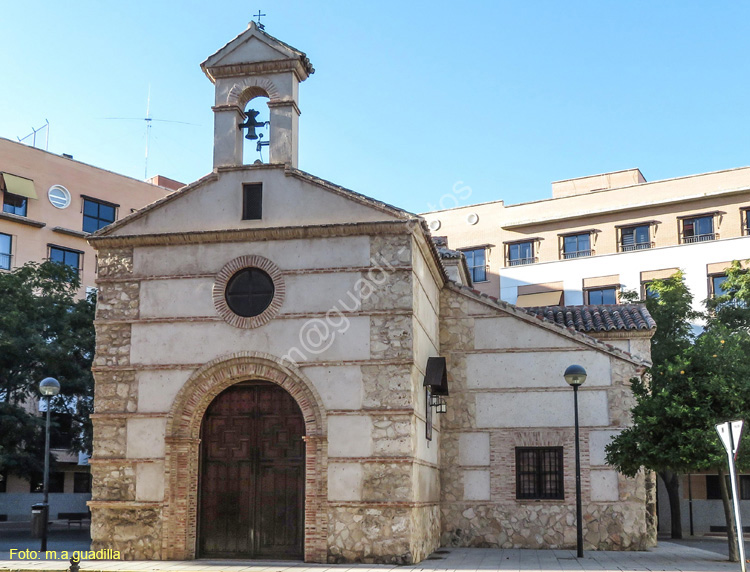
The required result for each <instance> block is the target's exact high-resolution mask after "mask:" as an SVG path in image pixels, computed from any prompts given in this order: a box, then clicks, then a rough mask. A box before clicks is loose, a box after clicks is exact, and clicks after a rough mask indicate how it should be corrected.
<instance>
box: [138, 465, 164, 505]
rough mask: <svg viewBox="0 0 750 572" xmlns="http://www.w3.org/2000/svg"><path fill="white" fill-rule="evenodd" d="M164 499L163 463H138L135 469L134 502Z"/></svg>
mask: <svg viewBox="0 0 750 572" xmlns="http://www.w3.org/2000/svg"><path fill="white" fill-rule="evenodd" d="M163 499H164V463H163V462H162V461H155V462H153V463H138V465H136V467H135V500H137V501H160V500H163Z"/></svg>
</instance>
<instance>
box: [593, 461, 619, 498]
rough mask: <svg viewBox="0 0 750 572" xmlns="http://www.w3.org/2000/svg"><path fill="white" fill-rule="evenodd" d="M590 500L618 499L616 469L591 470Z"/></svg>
mask: <svg viewBox="0 0 750 572" xmlns="http://www.w3.org/2000/svg"><path fill="white" fill-rule="evenodd" d="M591 500H592V501H593V502H597V501H600V502H605V501H617V500H620V492H619V488H618V483H617V471H611V470H599V469H592V470H591Z"/></svg>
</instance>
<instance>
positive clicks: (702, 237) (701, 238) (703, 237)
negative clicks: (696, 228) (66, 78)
mask: <svg viewBox="0 0 750 572" xmlns="http://www.w3.org/2000/svg"><path fill="white" fill-rule="evenodd" d="M718 239H719V234H718V233H716V232H710V233H708V234H694V235H692V236H683V237H682V243H683V244H692V243H694V242H708V241H711V240H718Z"/></svg>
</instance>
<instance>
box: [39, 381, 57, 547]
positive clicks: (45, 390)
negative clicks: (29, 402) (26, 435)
mask: <svg viewBox="0 0 750 572" xmlns="http://www.w3.org/2000/svg"><path fill="white" fill-rule="evenodd" d="M39 393H41V394H42V395H43V396H44V397H46V398H47V423H46V427H45V431H44V489H43V492H44V501H43V503H42V504H43V505H44V509H43V510H42V516H43V518H44V521H43V522H44V527H43V528H42V547H41V548H40V550H41V551H42V552H45V551H46V550H47V524H48V522H49V420H50V398H51V397H53V396H55V395H57V394H58V393H60V382H59V381H57V380H56V379H55V378H54V377H45V378H44V379H43V380H42V381H41V383H40V384H39Z"/></svg>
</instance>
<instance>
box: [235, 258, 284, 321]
mask: <svg viewBox="0 0 750 572" xmlns="http://www.w3.org/2000/svg"><path fill="white" fill-rule="evenodd" d="M275 290H276V288H275V287H274V285H273V279H272V278H271V277H270V276H269V275H268V274H267V273H266V272H264V271H263V270H261V269H260V268H243V269H242V270H240V271H239V272H237V273H236V274H235V275H234V276H232V277H231V278H230V279H229V282H227V288H226V291H225V294H224V298H225V299H226V302H227V306H229V309H230V310H232V312H234V313H235V314H237V315H238V316H242V317H243V318H252V317H254V316H259V315H260V314H262V313H263V312H264V311H265V310H266V308H268V306H270V304H271V302H272V301H273V295H274V292H275Z"/></svg>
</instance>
